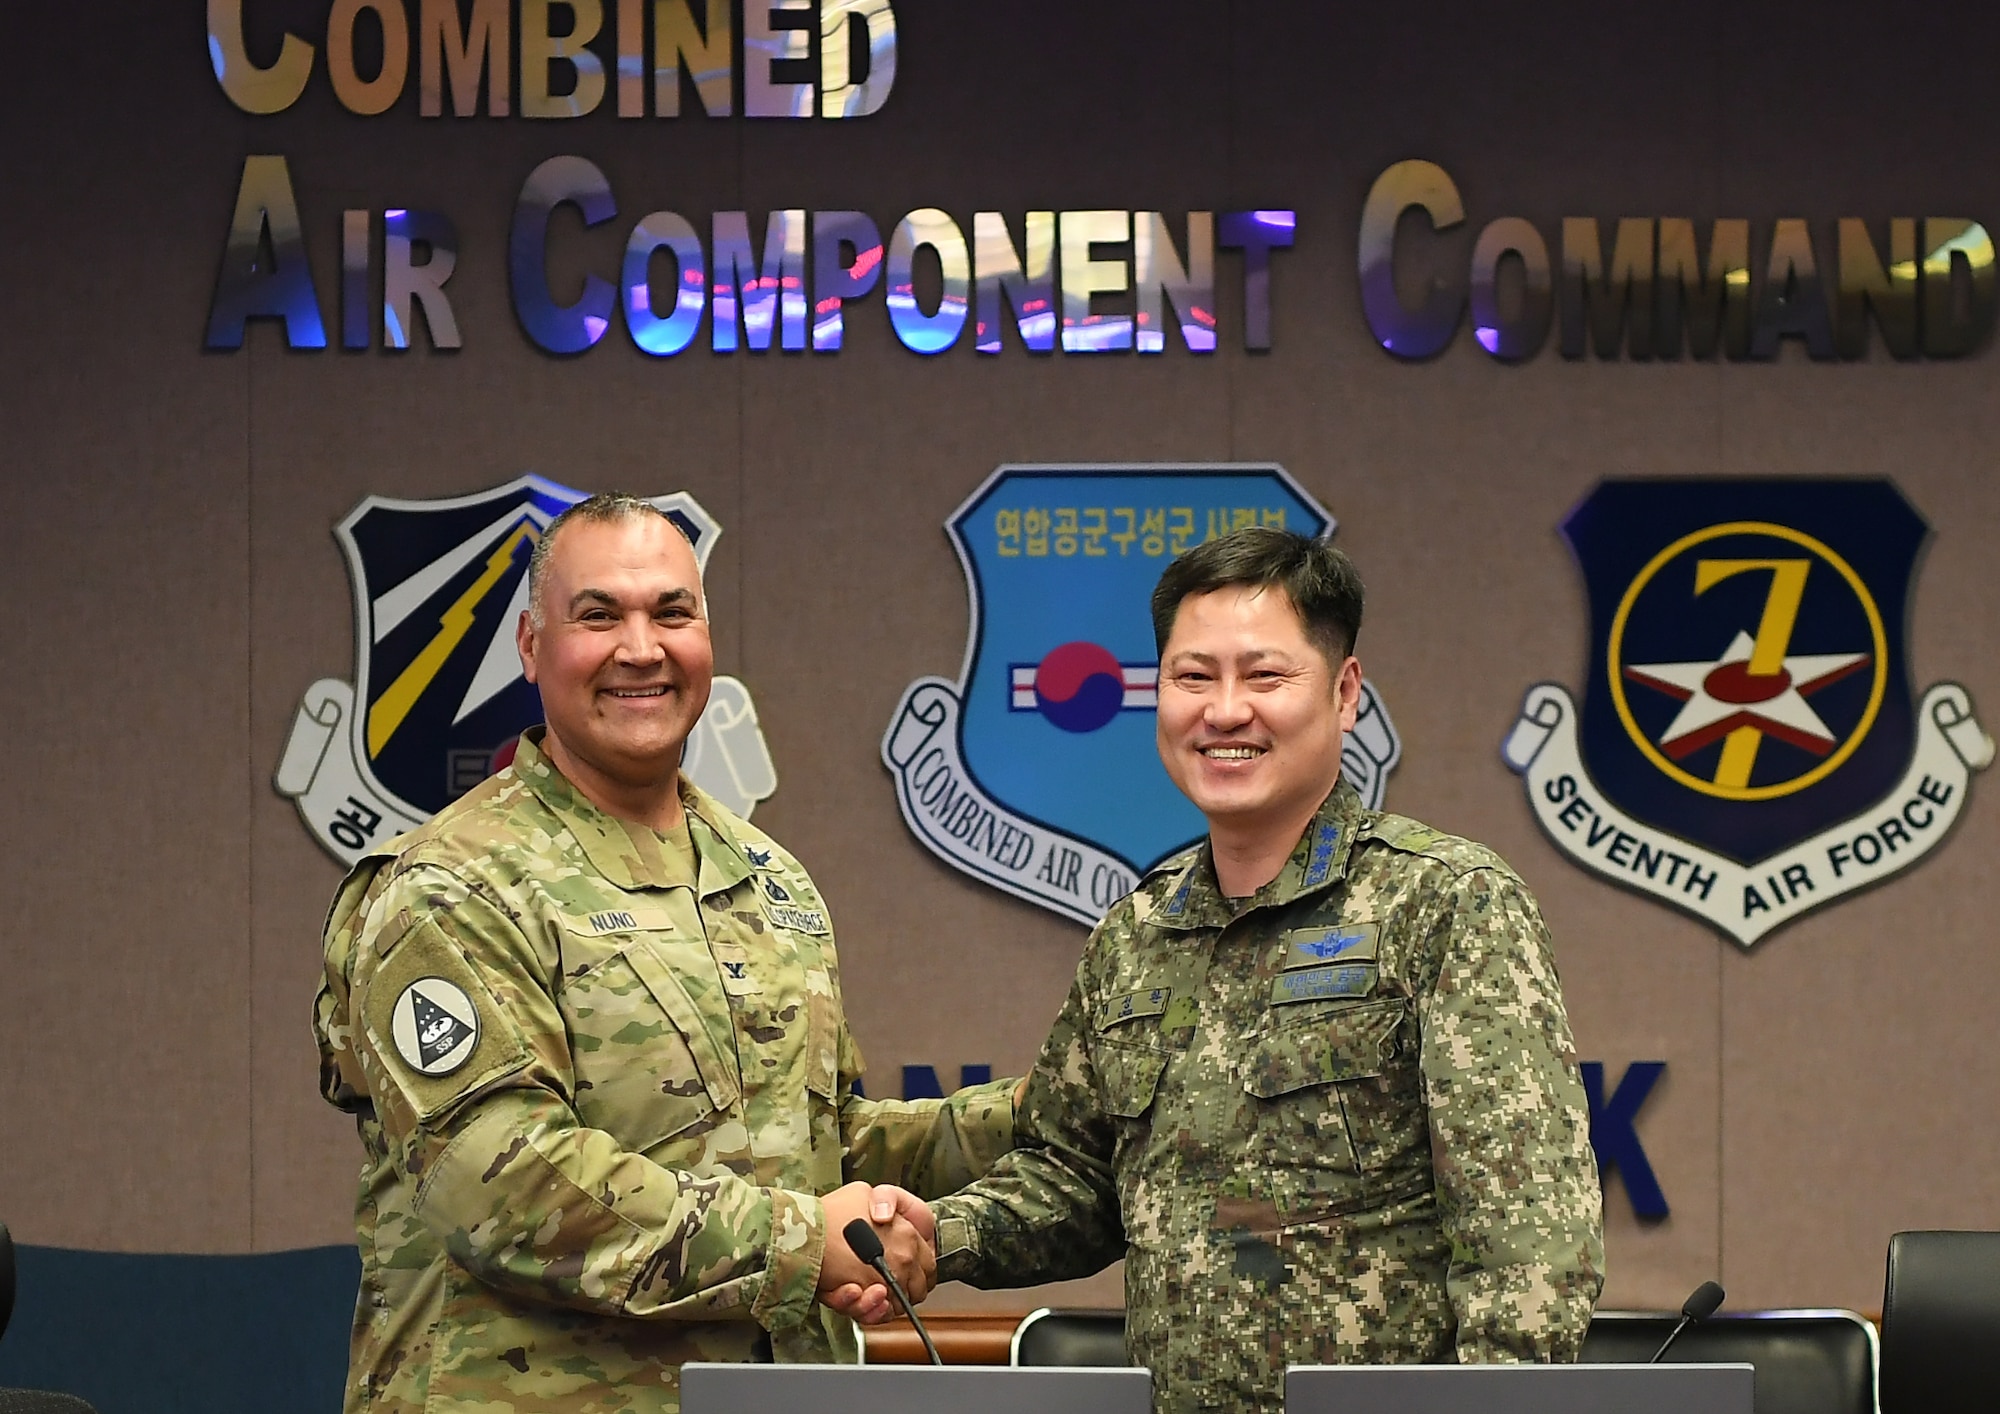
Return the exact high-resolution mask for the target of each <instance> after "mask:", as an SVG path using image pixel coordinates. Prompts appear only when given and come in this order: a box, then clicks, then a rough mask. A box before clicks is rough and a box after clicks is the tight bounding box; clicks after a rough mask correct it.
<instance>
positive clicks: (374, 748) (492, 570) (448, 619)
mask: <svg viewBox="0 0 2000 1414" xmlns="http://www.w3.org/2000/svg"><path fill="white" fill-rule="evenodd" d="M541 538H542V536H541V532H540V531H539V530H538V529H537V528H536V527H535V524H534V522H532V521H529V520H523V521H522V522H521V523H520V524H519V525H517V526H515V527H514V529H513V531H512V532H511V533H510V534H509V535H508V536H507V538H506V539H504V540H502V541H501V542H500V544H499V546H498V547H497V548H495V550H494V551H493V553H492V554H491V555H488V556H487V557H486V568H485V569H484V570H483V571H481V572H480V575H479V578H477V579H475V580H474V581H473V582H472V583H471V584H469V585H468V586H466V590H465V592H464V593H463V594H461V595H459V596H458V599H457V600H456V601H455V602H454V603H453V604H452V606H451V607H450V608H448V609H446V610H445V611H444V612H443V613H442V614H440V615H438V631H437V634H436V636H435V637H433V638H432V639H431V641H430V642H429V643H427V644H425V645H424V649H423V651H422V652H421V653H419V654H417V656H416V657H415V658H413V659H411V661H410V665H409V666H408V667H406V668H404V669H403V671H402V672H400V673H398V674H397V675H396V680H395V681H394V682H392V683H390V684H389V686H388V687H387V688H385V689H384V690H383V692H382V695H381V696H380V697H378V698H376V699H375V701H374V704H373V705H372V706H370V707H369V709H368V755H369V757H370V758H371V759H373V758H374V757H377V756H380V755H381V754H382V748H383V747H385V746H387V745H388V744H389V738H390V737H392V736H394V735H395V734H396V728H398V727H400V726H401V725H403V719H404V718H406V717H408V716H409V715H410V709H411V708H412V707H414V706H416V704H417V699H418V698H420V697H422V696H423V695H424V692H425V690H426V689H427V688H429V687H430V685H431V683H432V681H433V680H434V679H435V678H436V677H437V675H438V672H439V670H440V669H442V668H443V667H444V665H445V664H446V663H447V662H449V661H450V660H451V655H452V653H453V652H454V651H455V650H456V649H457V647H458V645H459V644H460V643H462V642H464V641H465V636H466V634H468V633H470V632H471V631H472V624H473V614H474V611H476V610H477V609H478V607H479V601H480V600H482V599H484V598H485V597H486V596H487V595H488V594H490V593H492V591H493V587H494V586H495V585H496V584H498V583H499V582H500V579H501V576H503V575H504V574H506V573H507V571H508V569H509V568H510V567H511V566H512V565H513V563H514V552H515V551H516V550H517V549H519V548H520V547H521V545H523V544H524V543H525V544H527V545H529V546H533V545H534V544H535V543H536V542H537V541H539V540H540V539H541Z"/></svg>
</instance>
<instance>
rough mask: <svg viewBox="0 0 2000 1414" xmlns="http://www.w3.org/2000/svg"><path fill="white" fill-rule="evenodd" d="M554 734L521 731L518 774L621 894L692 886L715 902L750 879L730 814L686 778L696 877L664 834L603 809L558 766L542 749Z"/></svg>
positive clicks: (685, 796) (684, 796)
mask: <svg viewBox="0 0 2000 1414" xmlns="http://www.w3.org/2000/svg"><path fill="white" fill-rule="evenodd" d="M547 730H548V729H547V728H546V727H530V728H529V729H528V730H527V731H525V732H523V733H521V742H520V745H519V746H518V747H516V748H515V752H514V765H513V771H514V774H515V776H516V777H518V778H519V779H520V781H521V783H522V784H523V785H525V786H527V788H528V789H529V790H531V791H533V792H534V794H535V796H536V798H537V799H539V800H540V801H541V802H542V804H543V805H545V806H547V807H548V808H549V810H550V811H551V812H553V813H554V814H555V815H556V816H558V817H559V818H560V819H561V820H562V822H563V824H564V825H565V826H567V827H568V829H569V832H570V833H571V834H572V835H574V836H575V837H576V842H577V844H578V845H579V846H580V847H581V848H582V849H583V852H584V854H585V855H586V856H587V857H588V858H589V860H590V863H591V867H592V868H594V869H595V870H596V871H597V872H598V873H599V874H601V875H603V876H604V878H605V879H606V880H608V881H609V882H610V883H612V884H615V885H616V886H617V887H619V888H621V889H670V888H683V889H684V888H688V887H689V886H690V885H692V886H693V887H694V889H695V891H696V892H697V893H698V894H699V895H700V896H701V897H703V898H707V897H709V896H710V895H713V894H719V893H726V892H728V891H729V890H730V889H731V888H733V887H735V886H736V885H737V884H738V883H740V882H741V881H742V880H744V879H747V878H748V877H749V876H750V861H749V859H748V858H747V857H746V856H745V854H744V850H743V844H742V842H741V841H740V840H739V839H738V838H737V837H736V832H735V830H734V829H732V828H731V826H730V823H729V819H728V814H727V812H726V811H724V810H723V809H722V808H721V806H719V805H718V804H717V803H716V802H715V800H714V799H713V798H712V797H711V796H710V795H709V794H708V793H707V792H706V791H704V790H702V789H701V788H700V787H699V786H697V785H695V784H694V783H693V782H692V781H690V780H688V778H687V777H686V776H682V777H681V779H680V795H681V805H682V807H683V808H684V809H685V810H686V811H687V820H688V831H689V833H690V834H691V835H692V837H693V839H694V852H695V857H696V859H698V860H699V861H700V866H699V871H700V872H699V874H698V875H697V877H696V878H694V879H689V878H688V877H687V869H686V867H685V866H684V865H683V863H682V862H681V861H680V860H679V859H677V858H675V856H674V852H673V851H672V850H670V849H668V848H667V842H666V839H665V837H664V836H662V835H661V834H660V832H659V831H657V830H655V829H653V828H652V827H651V826H650V825H641V824H639V823H637V822H636V821H632V820H621V819H620V818H618V817H617V816H616V815H610V814H607V813H605V812H604V811H602V810H600V809H598V808H597V807H596V806H595V805H593V804H591V802H590V801H589V800H587V799H586V798H585V797H584V795H583V793H582V792H581V791H579V790H577V788H576V787H575V786H574V785H572V784H571V783H570V781H569V778H568V777H567V776H565V775H563V773H562V772H561V771H559V770H557V769H556V765H555V763H554V762H553V761H551V760H549V758H548V754H547V752H545V751H544V750H543V749H542V740H543V737H544V735H545V734H546V732H547Z"/></svg>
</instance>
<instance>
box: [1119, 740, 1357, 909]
mask: <svg viewBox="0 0 2000 1414" xmlns="http://www.w3.org/2000/svg"><path fill="white" fill-rule="evenodd" d="M1365 813H1366V812H1365V810H1364V808H1363V806H1362V804H1361V797H1360V796H1359V795H1357V794H1356V793H1355V790H1354V787H1353V786H1351V785H1349V784H1348V783H1347V779H1346V777H1344V776H1343V777H1342V778H1341V780H1340V782H1339V784H1337V785H1336V786H1334V788H1333V792H1332V794H1330V795H1328V796H1327V798H1326V799H1325V800H1324V801H1322V802H1321V803H1320V807H1319V809H1318V810H1317V811H1315V812H1314V813H1313V817H1312V819H1311V821H1310V822H1308V823H1307V825H1306V827H1305V830H1304V831H1303V832H1302V833H1301V834H1300V835H1299V838H1298V843H1296V844H1295V845H1293V846H1292V852H1291V855H1290V857H1288V858H1287V859H1286V860H1285V863H1284V866H1283V867H1282V868H1280V869H1279V870H1278V876H1277V877H1276V878H1275V879H1273V880H1271V882H1270V883H1268V884H1266V885H1264V887H1263V888H1261V889H1259V890H1257V892H1256V893H1255V894H1253V895H1251V896H1250V898H1249V899H1248V900H1247V901H1246V902H1245V903H1244V904H1243V906H1242V907H1241V908H1240V909H1238V908H1237V907H1235V906H1234V905H1232V904H1231V903H1230V902H1229V900H1228V899H1227V898H1225V897H1223V894H1222V889H1221V887H1220V886H1219V885H1218V884H1217V883H1216V882H1215V850H1214V846H1213V845H1212V844H1211V842H1210V841H1208V840H1206V839H1204V840H1203V841H1202V842H1201V844H1200V846H1199V847H1198V848H1196V849H1195V850H1194V851H1193V852H1192V853H1191V854H1189V855H1187V856H1185V857H1184V858H1183V859H1182V861H1181V862H1180V863H1179V864H1177V865H1169V866H1167V867H1166V868H1165V869H1164V870H1162V877H1161V880H1160V883H1159V885H1158V890H1157V892H1156V893H1155V894H1154V897H1156V898H1159V899H1160V900H1161V902H1160V903H1159V904H1158V905H1156V906H1155V907H1154V909H1153V911H1152V914H1151V916H1150V918H1149V919H1148V920H1147V921H1149V922H1151V923H1154V924H1157V925H1159V926H1160V927H1162V928H1178V929H1184V930H1193V929H1196V928H1221V927H1225V926H1227V925H1228V924H1229V923H1230V922H1231V921H1232V920H1233V919H1235V918H1238V917H1240V916H1241V915H1242V914H1245V913H1248V912H1250V911H1251V910H1252V909H1257V908H1274V907H1278V906H1280V905H1283V904H1288V903H1291V902H1293V901H1295V900H1297V899H1301V898H1304V897H1305V896H1306V895H1308V894H1315V893H1319V892H1321V891H1322V890H1325V889H1328V888H1331V887H1332V886H1333V885H1335V884H1337V883H1339V882H1340V881H1341V880H1342V879H1344V878H1346V877H1347V860H1348V856H1349V855H1350V854H1351V853H1352V851H1353V847H1354V836H1355V834H1356V833H1357V832H1358V831H1359V830H1360V828H1361V826H1362V816H1363V815H1364V814H1365Z"/></svg>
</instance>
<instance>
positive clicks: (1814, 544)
mask: <svg viewBox="0 0 2000 1414" xmlns="http://www.w3.org/2000/svg"><path fill="white" fill-rule="evenodd" d="M1562 530H1563V535H1564V538H1565V539H1567V540H1568V542H1569V545H1570V548H1571V550H1572V552H1573V553H1574V554H1575V555H1576V558H1577V562H1578V564H1579V565H1581V566H1582V569H1583V573H1584V581H1585V585H1586V588H1587V591H1588V593H1589V597H1590V611H1591V642H1590V674H1589V679H1588V681H1587V683H1586V685H1585V688H1584V694H1583V710H1582V714H1581V725H1580V727H1579V726H1578V724H1577V722H1576V720H1575V718H1576V714H1575V711H1574V709H1573V707H1572V706H1571V705H1570V702H1569V698H1568V696H1567V694H1566V693H1564V692H1563V690H1562V689H1561V688H1559V687H1556V686H1555V685H1553V684H1542V685H1540V686H1537V687H1536V688H1534V689H1532V690H1531V692H1530V694H1529V705H1528V707H1527V708H1526V709H1524V712H1523V716H1522V719H1521V721H1520V722H1519V723H1517V724H1516V729H1515V732H1514V734H1513V735H1512V736H1510V738H1509V741H1508V745H1507V747H1506V751H1505V754H1506V756H1507V759H1508V762H1509V764H1511V765H1513V766H1514V767H1515V769H1516V770H1520V771H1522V772H1523V773H1524V774H1526V775H1528V776H1529V798H1530V800H1531V801H1533V802H1534V805H1535V809H1536V813H1537V815H1538V816H1539V817H1541V819H1542V824H1543V827H1544V828H1545V829H1547V830H1548V831H1549V833H1550V835H1551V837H1552V838H1554V839H1555V841H1556V843H1557V844H1558V845H1560V846H1562V847H1563V848H1564V849H1565V850H1566V851H1568V852H1569V853H1571V854H1572V855H1574V856H1575V857H1576V858H1578V860H1579V861H1580V862H1582V863H1584V864H1585V865H1586V867H1589V868H1592V869H1594V870H1596V871H1597V872H1600V873H1605V874H1608V875H1610V876H1611V877H1613V878H1616V879H1618V880H1619V881H1620V882H1622V883H1626V884H1628V885H1630V886H1632V887H1635V888H1639V889H1642V890H1643V891H1645V892H1648V893H1653V894H1656V895H1658V896H1660V897H1663V898H1666V899H1667V900H1669V901H1670V902H1673V903H1675V904H1677V905H1679V906H1682V907H1686V908H1689V909H1690V910H1692V911H1694V912H1696V913H1699V914H1701V915H1702V916H1704V917H1706V918H1708V919H1710V921H1712V922H1714V923H1716V924H1717V925H1718V926H1719V927H1722V928H1723V929H1724V930H1725V931H1726V932H1728V933H1730V935H1731V936H1733V937H1736V938H1737V939H1738V940H1739V941H1741V942H1744V943H1746V944H1747V943H1749V942H1752V941H1754V940H1755V939H1756V938H1757V937H1759V936H1761V935H1762V934H1763V933H1765V932H1767V931H1769V929H1770V928H1772V927H1774V926H1776V924H1777V923H1779V922H1781V921H1784V920H1785V919H1788V918H1790V917H1793V916H1796V914H1798V913H1800V912H1803V911H1804V910H1805V909H1807V908H1810V907H1812V906H1815V905H1816V904H1819V903H1824V902H1827V901H1828V900H1830V899H1831V898H1833V897H1836V896H1838V895H1839V894H1841V893H1845V892H1847V891H1849V890H1851V889H1852V888H1855V887H1857V886H1858V885H1859V884H1861V883H1865V882H1873V881H1874V880H1876V879H1878V878H1881V877H1886V874H1888V873H1893V872H1895V870H1897V869H1900V868H1902V867H1904V866H1905V865H1906V864H1907V863H1909V862H1910V861H1912V860H1914V859H1915V858H1916V857H1917V856H1918V855H1920V854H1922V853H1923V852H1925V851H1926V850H1927V849H1929V848H1930V847H1931V845H1932V844H1934V843H1935V842H1936V841H1937V840H1939V839H1941V838H1942V837H1943V834H1944V832H1945V830H1946V828H1948V826H1949V823H1950V820H1951V819H1952V818H1954V817H1955V816H1956V814H1957V811H1958V809H1959V806H1960V805H1961V804H1962V802H1963V798H1964V785H1965V783H1966V780H1967V779H1968V772H1970V771H1973V770H1977V769H1979V768H1980V767H1982V766H1983V765H1984V764H1985V761H1986V759H1988V757H1989V756H1990V746H1989V745H1982V743H1984V741H1985V738H1984V736H1983V734H1982V733H1980V732H1979V729H1978V725H1977V723H1976V722H1974V721H1973V720H1972V715H1971V711H1972V709H1971V702H1970V699H1969V698H1968V697H1966V695H1965V693H1964V690H1963V689H1962V688H1958V687H1957V686H1956V685H1952V684H1942V685H1940V686H1938V687H1935V688H1933V689H1932V690H1931V692H1930V693H1928V694H1926V696H1925V700H1924V703H1923V706H1922V708H1921V709H1919V707H1918V706H1917V704H1916V703H1915V701H1914V700H1913V696H1912V692H1911V686H1910V679H1909V667H1908V661H1907V657H1906V654H1905V644H1904V629H1905V625H1906V623H1907V621H1908V614H1909V601H1910V593H1911V585H1912V579H1913V576H1914V574H1915V570H1916V564H1917V555H1918V552H1919V550H1920V549H1921V548H1922V545H1923V542H1924V539H1925V536H1926V535H1927V534H1928V533H1929V529H1928V527H1927V526H1926V525H1925V523H1924V520H1923V517H1921V516H1920V515H1918V514H1917V512H1916V510H1915V508H1913V507H1912V506H1911V505H1910V503H1909V502H1908V501H1907V500H1905V499H1904V497H1903V495H1902V493H1901V492H1900V491H1898V490H1897V489H1896V487H1895V486H1894V485H1892V484H1891V483H1890V482H1888V481H1883V480H1818V481H1808V480H1801V479H1792V480H1782V481H1779V480H1757V481H1734V480H1729V481H1722V480H1675V481H1614V482H1606V483H1604V484H1602V485H1600V486H1599V487H1598V488H1597V489H1596V490H1595V491H1593V492H1592V493H1591V494H1590V495H1589V496H1588V497H1587V498H1586V499H1585V500H1584V501H1583V503H1582V504H1581V505H1579V506H1578V507H1577V508H1576V509H1575V510H1574V511H1573V512H1571V514H1570V516H1569V518H1568V519H1567V520H1566V521H1564V523H1563V527H1562ZM1952 780H1956V782H1957V784H1956V785H1948V784H1947V783H1948V782H1950V781H1952ZM1926 790H1927V791H1930V792H1931V795H1932V796H1936V795H1938V794H1940V793H1941V794H1943V795H1944V796H1946V797H1948V799H1934V798H1929V797H1925V796H1923V795H1922V792H1923V791H1926ZM1906 805H1907V806H1908V807H1909V808H1908V810H1907V813H1904V807H1905V806H1906ZM1885 809H1886V810H1888V811H1889V812H1890V814H1889V816H1888V817H1887V819H1888V823H1887V824H1886V825H1885V826H1882V827H1881V828H1882V829H1886V831H1887V833H1886V835H1884V834H1882V833H1880V830H1878V828H1877V825H1878V824H1879V822H1876V823H1868V824H1865V825H1864V824H1862V823H1860V822H1862V821H1863V820H1864V818H1865V819H1868V820H1872V819H1873V817H1874V816H1875V815H1877V814H1878V813H1880V812H1881V811H1882V810H1885ZM1918 821H1921V822H1922V823H1921V824H1919V823H1918ZM1864 837H1865V838H1864Z"/></svg>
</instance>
